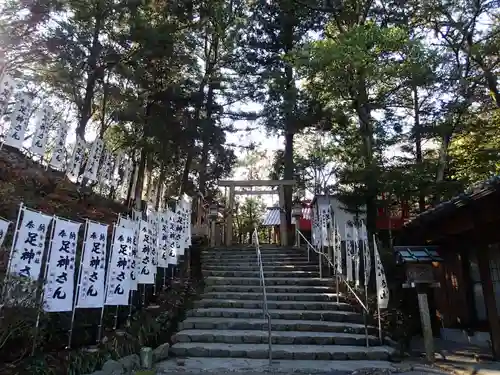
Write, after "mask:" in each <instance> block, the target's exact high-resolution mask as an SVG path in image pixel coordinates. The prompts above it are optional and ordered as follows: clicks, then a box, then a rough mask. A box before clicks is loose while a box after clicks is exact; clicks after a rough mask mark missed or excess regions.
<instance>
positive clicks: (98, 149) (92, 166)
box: [83, 139, 104, 181]
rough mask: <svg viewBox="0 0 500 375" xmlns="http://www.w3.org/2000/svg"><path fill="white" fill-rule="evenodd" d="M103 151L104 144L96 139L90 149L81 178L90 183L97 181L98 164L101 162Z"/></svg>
mask: <svg viewBox="0 0 500 375" xmlns="http://www.w3.org/2000/svg"><path fill="white" fill-rule="evenodd" d="M103 149H104V142H103V141H102V140H101V139H96V140H95V141H94V143H93V144H92V147H91V149H90V154H89V158H88V160H87V165H86V167H85V172H84V173H83V177H86V178H88V179H89V180H91V181H96V180H97V172H98V171H99V163H100V161H101V155H102V151H103Z"/></svg>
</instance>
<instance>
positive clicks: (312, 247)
mask: <svg viewBox="0 0 500 375" xmlns="http://www.w3.org/2000/svg"><path fill="white" fill-rule="evenodd" d="M297 233H299V235H300V236H301V237H302V239H303V240H304V241H306V244H307V246H308V247H310V248H311V249H312V250H313V251H314V252H315V253H316V254H319V255H321V256H323V257H324V258H325V259H326V260H327V261H328V263H329V264H330V266H332V267H333V269H334V272H335V276H337V277H338V278H339V279H340V280H341V281H342V282H343V283H344V284H345V285H346V286H347V288H348V289H349V291H350V292H351V293H352V294H353V295H354V297H355V298H356V300H357V301H358V302H359V304H360V305H361V307H362V308H363V310H365V311H366V312H367V313H368V312H370V310H368V307H367V306H366V305H365V304H364V303H363V301H362V300H361V298H360V297H359V296H358V294H357V293H356V292H355V291H354V289H353V288H352V287H351V286H350V285H349V283H348V282H347V280H346V278H345V277H344V275H342V274H341V273H340V274H339V273H337V270H336V269H335V264H333V262H332V260H331V259H330V258H329V257H328V256H327V254H325V253H323V252H321V251H319V250H318V249H316V248H315V247H314V245H312V244H311V243H310V242H309V241H308V240H307V238H305V237H304V235H303V234H302V233H301V232H300V231H297Z"/></svg>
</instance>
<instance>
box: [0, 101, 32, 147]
mask: <svg viewBox="0 0 500 375" xmlns="http://www.w3.org/2000/svg"><path fill="white" fill-rule="evenodd" d="M32 105H33V98H32V97H31V96H30V95H28V94H25V93H22V94H19V95H18V96H16V104H15V105H14V109H13V110H12V113H10V114H7V115H5V118H4V121H6V122H9V123H10V126H9V130H7V132H6V134H5V139H4V144H6V145H9V146H12V147H15V148H21V147H22V146H23V142H24V134H25V133H26V129H27V128H28V124H29V120H30V114H31V113H30V112H31V107H32Z"/></svg>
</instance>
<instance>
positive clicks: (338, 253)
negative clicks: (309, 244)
mask: <svg viewBox="0 0 500 375" xmlns="http://www.w3.org/2000/svg"><path fill="white" fill-rule="evenodd" d="M333 222H334V238H335V249H334V251H335V267H336V270H337V274H339V275H342V272H343V271H342V237H341V236H340V231H339V226H338V225H337V223H336V221H335V220H334V221H333Z"/></svg>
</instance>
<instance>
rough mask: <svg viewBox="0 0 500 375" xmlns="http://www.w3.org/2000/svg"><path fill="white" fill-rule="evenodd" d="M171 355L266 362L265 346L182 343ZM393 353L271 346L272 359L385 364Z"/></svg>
mask: <svg viewBox="0 0 500 375" xmlns="http://www.w3.org/2000/svg"><path fill="white" fill-rule="evenodd" d="M170 352H171V353H172V354H173V355H175V356H178V357H218V358H256V359H265V358H268V345H267V344H224V343H196V342H182V343H177V344H175V345H173V346H172V347H171V348H170ZM393 352H394V349H392V348H390V347H387V346H374V347H370V348H363V347H359V346H346V345H273V346H272V357H273V359H276V360H278V359H302V360H305V359H310V360H328V359H330V360H367V359H369V360H387V359H389V358H390V356H391V354H392V353H393Z"/></svg>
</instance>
